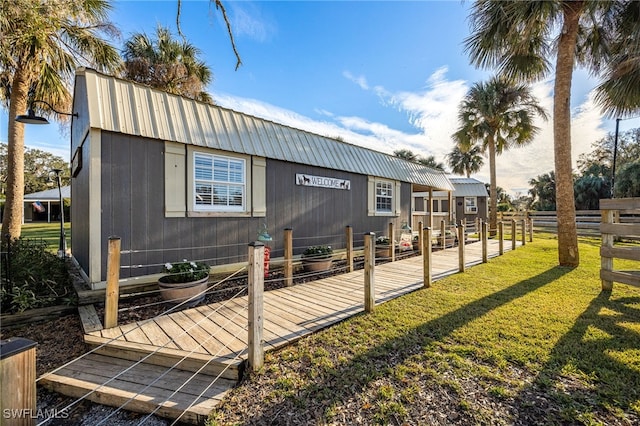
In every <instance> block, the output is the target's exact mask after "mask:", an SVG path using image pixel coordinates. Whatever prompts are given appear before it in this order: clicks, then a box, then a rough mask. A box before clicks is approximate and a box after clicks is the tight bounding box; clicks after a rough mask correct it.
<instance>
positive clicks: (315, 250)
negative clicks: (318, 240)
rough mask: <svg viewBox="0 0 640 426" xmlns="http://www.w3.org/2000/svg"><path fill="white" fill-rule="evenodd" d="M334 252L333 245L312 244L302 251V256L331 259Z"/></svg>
mask: <svg viewBox="0 0 640 426" xmlns="http://www.w3.org/2000/svg"><path fill="white" fill-rule="evenodd" d="M332 254H333V249H332V248H331V246H310V247H307V248H306V249H305V250H304V252H303V253H302V257H306V258H313V259H329V258H330V257H331V255H332Z"/></svg>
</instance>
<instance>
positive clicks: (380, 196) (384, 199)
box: [376, 181, 393, 213]
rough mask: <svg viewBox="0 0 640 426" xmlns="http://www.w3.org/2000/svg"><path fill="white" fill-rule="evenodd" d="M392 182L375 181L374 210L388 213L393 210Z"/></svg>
mask: <svg viewBox="0 0 640 426" xmlns="http://www.w3.org/2000/svg"><path fill="white" fill-rule="evenodd" d="M392 209H393V183H392V182H388V181H376V212H385V213H390V212H392V211H393V210H392Z"/></svg>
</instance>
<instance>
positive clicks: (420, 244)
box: [418, 221, 422, 254]
mask: <svg viewBox="0 0 640 426" xmlns="http://www.w3.org/2000/svg"><path fill="white" fill-rule="evenodd" d="M418 254H422V221H419V222H418Z"/></svg>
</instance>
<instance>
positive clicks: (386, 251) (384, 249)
mask: <svg viewBox="0 0 640 426" xmlns="http://www.w3.org/2000/svg"><path fill="white" fill-rule="evenodd" d="M391 250H392V246H391V245H387V244H384V245H382V244H381V245H378V246H376V257H391Z"/></svg>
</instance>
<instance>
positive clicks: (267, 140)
mask: <svg viewBox="0 0 640 426" xmlns="http://www.w3.org/2000/svg"><path fill="white" fill-rule="evenodd" d="M77 75H83V76H84V77H85V78H86V84H87V96H88V98H89V99H88V104H89V111H91V113H90V115H91V116H90V118H89V120H90V125H91V127H93V128H99V129H103V130H108V131H112V132H119V133H125V134H129V135H136V136H143V137H148V138H153V139H161V140H165V141H174V142H181V143H185V144H193V145H198V146H206V147H209V148H215V149H220V150H224V151H231V152H237V153H241V154H249V155H257V156H261V157H266V158H272V159H276V160H282V161H289V162H294V163H300V164H309V165H312V166H318V167H324V168H328V169H334V170H344V171H348V172H352V173H358V174H363V175H372V176H377V177H382V178H387V179H394V180H399V181H403V182H410V183H414V184H419V185H425V186H430V187H433V188H435V189H440V190H449V191H450V190H453V186H452V185H451V183H450V182H449V179H448V178H447V176H446V175H445V173H444V172H441V171H438V170H433V169H430V168H428V167H424V166H421V165H419V164H415V163H411V162H409V161H405V160H402V159H399V158H397V157H394V156H391V155H388V154H384V153H382V152H378V151H373V150H370V149H368V148H364V147H361V146H357V145H352V144H349V143H345V142H341V141H338V140H335V139H331V138H328V137H325V136H320V135H316V134H313V133H310V132H307V131H304V130H300V129H295V128H292V127H288V126H285V125H282V124H278V123H274V122H272V121H268V120H264V119H261V118H258V117H254V116H251V115H247V114H243V113H240V112H237V111H233V110H230V109H227V108H223V107H220V106H216V105H208V104H204V103H201V102H197V101H194V100H191V99H187V98H183V97H180V96H176V95H171V94H169V93H165V92H161V91H159V90H155V89H151V88H149V87H146V86H142V85H139V84H135V83H132V82H129V81H125V80H120V79H117V78H115V77H111V76H106V75H104V74H100V73H98V72H97V71H94V70H91V69H79V70H78V71H77Z"/></svg>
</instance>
